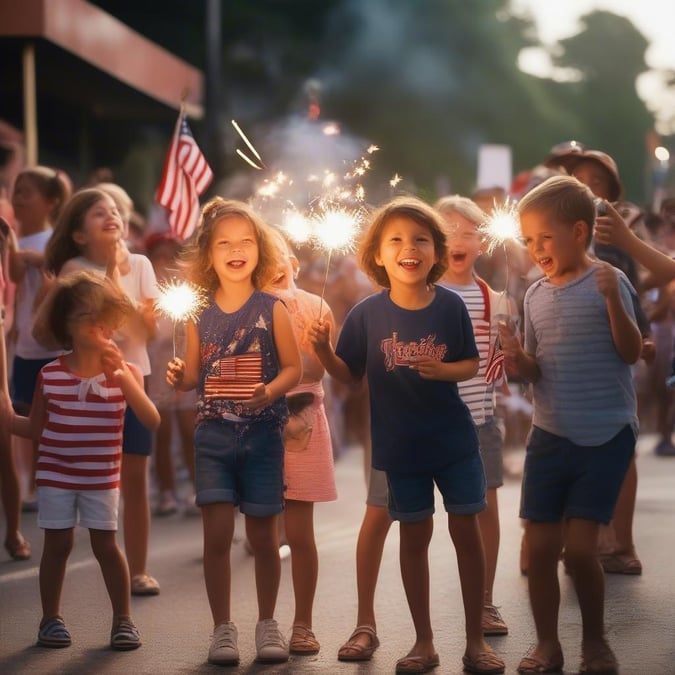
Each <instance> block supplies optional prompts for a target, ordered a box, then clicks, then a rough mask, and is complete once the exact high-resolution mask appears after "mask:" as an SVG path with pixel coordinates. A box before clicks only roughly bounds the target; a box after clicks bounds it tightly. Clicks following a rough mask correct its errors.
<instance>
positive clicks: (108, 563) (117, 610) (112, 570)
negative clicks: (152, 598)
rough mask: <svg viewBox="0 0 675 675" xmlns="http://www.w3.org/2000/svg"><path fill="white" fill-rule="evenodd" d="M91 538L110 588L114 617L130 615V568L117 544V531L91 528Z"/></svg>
mask: <svg viewBox="0 0 675 675" xmlns="http://www.w3.org/2000/svg"><path fill="white" fill-rule="evenodd" d="M89 539H90V541H91V549H92V551H93V552H94V555H95V556H96V560H98V564H99V566H100V567H101V573H102V574H103V580H104V581H105V587H106V589H107V590H108V596H109V597H110V603H111V605H112V611H113V619H116V618H117V617H120V616H129V613H130V608H129V607H130V597H131V594H130V590H129V570H128V569H127V563H126V560H125V559H124V554H123V553H122V551H121V550H120V548H119V546H118V545H117V533H116V532H115V531H114V530H89Z"/></svg>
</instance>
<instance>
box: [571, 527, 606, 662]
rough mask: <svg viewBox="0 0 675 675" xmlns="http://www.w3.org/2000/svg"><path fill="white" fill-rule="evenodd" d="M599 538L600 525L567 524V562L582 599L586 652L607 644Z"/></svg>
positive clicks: (580, 603)
mask: <svg viewBox="0 0 675 675" xmlns="http://www.w3.org/2000/svg"><path fill="white" fill-rule="evenodd" d="M597 538H598V524H597V523H593V522H591V521H590V520H582V519H580V518H572V519H570V520H569V521H568V527H567V538H566V540H565V562H566V563H567V566H568V568H569V570H570V574H571V576H572V580H573V582H574V588H575V590H576V593H577V597H578V599H579V608H580V610H581V620H582V625H583V645H584V649H586V648H587V647H591V649H592V648H593V646H597V645H599V644H604V635H605V628H604V608H605V576H604V573H603V571H602V567H601V566H600V562H599V561H598V558H597V556H596V541H597Z"/></svg>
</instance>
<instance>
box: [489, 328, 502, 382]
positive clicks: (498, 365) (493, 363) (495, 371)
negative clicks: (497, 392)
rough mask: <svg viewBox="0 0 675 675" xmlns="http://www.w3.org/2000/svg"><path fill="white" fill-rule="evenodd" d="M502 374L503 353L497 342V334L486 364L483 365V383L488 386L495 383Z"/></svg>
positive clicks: (500, 345) (499, 343)
mask: <svg viewBox="0 0 675 675" xmlns="http://www.w3.org/2000/svg"><path fill="white" fill-rule="evenodd" d="M503 374H504V352H503V351H502V343H501V342H500V340H499V333H497V337H496V338H495V341H494V342H493V343H492V346H491V347H490V353H489V354H488V358H487V364H486V365H485V381H486V382H487V383H488V384H491V383H492V382H497V380H500V379H501V377H502V375H503Z"/></svg>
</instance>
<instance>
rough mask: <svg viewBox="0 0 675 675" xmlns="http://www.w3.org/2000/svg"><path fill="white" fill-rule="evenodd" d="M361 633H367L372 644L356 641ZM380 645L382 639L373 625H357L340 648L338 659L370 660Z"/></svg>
mask: <svg viewBox="0 0 675 675" xmlns="http://www.w3.org/2000/svg"><path fill="white" fill-rule="evenodd" d="M359 635H367V636H368V637H369V638H370V646H367V647H366V646H364V645H362V644H360V643H358V642H356V638H357V637H358V636H359ZM379 646H380V640H379V639H378V637H377V633H376V632H375V629H374V628H373V627H372V626H366V625H363V626H357V627H356V628H355V629H354V632H353V633H352V634H351V635H350V636H349V640H347V642H345V643H344V644H343V645H342V647H340V649H339V650H338V661H370V659H372V658H373V654H374V653H375V650H376V649H377V648H378V647H379Z"/></svg>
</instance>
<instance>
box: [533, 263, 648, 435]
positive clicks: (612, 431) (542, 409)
mask: <svg viewBox="0 0 675 675" xmlns="http://www.w3.org/2000/svg"><path fill="white" fill-rule="evenodd" d="M597 270H598V265H597V264H594V265H592V266H591V268H590V269H589V270H588V271H587V272H585V273H584V274H583V275H582V276H580V277H578V278H577V279H574V280H573V281H570V282H569V283H567V284H563V285H562V286H556V285H555V284H552V283H551V282H550V281H549V280H548V279H546V278H544V279H539V280H538V281H536V282H535V283H534V284H532V286H530V288H529V289H528V290H527V293H526V294H525V345H524V347H525V351H526V352H527V353H528V354H532V355H534V356H535V358H536V360H537V364H538V365H539V369H540V371H541V377H540V379H539V380H538V381H537V382H536V383H535V384H534V389H533V392H534V416H533V419H532V424H533V425H535V426H537V427H539V428H540V429H543V430H544V431H548V432H549V433H552V434H556V435H557V436H563V437H565V438H568V439H569V440H571V441H572V442H573V443H576V444H577V445H588V446H593V445H602V444H603V443H606V442H607V441H609V440H610V439H611V438H612V437H613V436H615V435H616V434H617V433H618V432H619V431H620V430H621V429H622V428H623V427H624V426H625V425H626V424H630V425H631V426H632V427H633V428H634V430H635V431H636V432H637V428H638V419H637V402H636V397H635V389H634V387H633V381H632V377H631V370H630V366H629V365H628V364H627V363H625V362H624V361H623V360H622V359H621V358H620V356H619V354H618V353H617V351H616V348H615V347H614V343H613V341H612V334H611V330H610V325H609V316H608V313H607V305H606V302H605V298H604V296H603V295H602V294H601V293H600V291H598V288H597V285H596V281H595V273H596V271H597ZM618 274H619V290H620V293H621V300H622V301H623V305H624V307H625V308H626V311H627V312H628V314H629V316H630V317H631V318H633V319H635V314H634V311H633V303H632V301H631V288H632V287H631V286H630V282H629V281H628V279H627V277H626V276H625V275H624V274H623V273H622V272H620V271H619V272H618Z"/></svg>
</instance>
